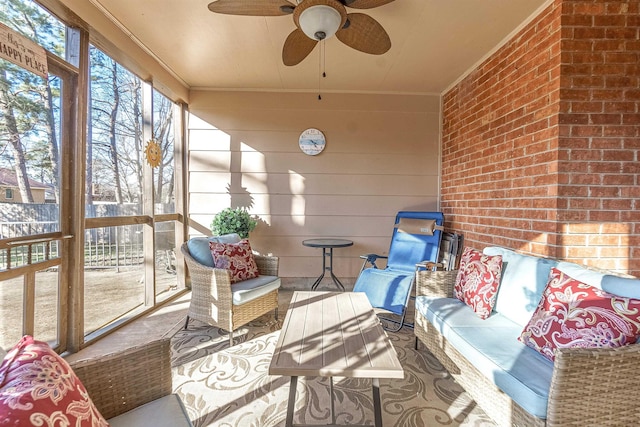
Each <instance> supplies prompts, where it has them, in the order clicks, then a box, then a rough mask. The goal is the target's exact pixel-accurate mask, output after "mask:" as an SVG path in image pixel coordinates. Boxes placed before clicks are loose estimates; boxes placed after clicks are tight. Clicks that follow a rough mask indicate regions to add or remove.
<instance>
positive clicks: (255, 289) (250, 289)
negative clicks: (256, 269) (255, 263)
mask: <svg viewBox="0 0 640 427" xmlns="http://www.w3.org/2000/svg"><path fill="white" fill-rule="evenodd" d="M278 288H280V278H278V277H276V276H258V277H256V278H255V279H249V280H243V281H242V282H237V283H235V284H234V285H233V286H232V287H231V294H232V300H233V305H242V304H246V303H248V302H249V301H253V300H254V299H256V298H259V297H261V296H263V295H266V294H268V293H269V292H271V291H273V290H275V289H278Z"/></svg>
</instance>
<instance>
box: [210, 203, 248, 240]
mask: <svg viewBox="0 0 640 427" xmlns="http://www.w3.org/2000/svg"><path fill="white" fill-rule="evenodd" d="M257 224H258V221H256V220H255V219H253V218H252V217H251V215H250V214H249V212H247V210H246V209H245V208H240V207H238V208H235V209H234V208H226V209H223V210H221V211H220V212H218V213H217V214H216V216H215V217H214V218H213V222H211V231H212V232H213V234H214V236H221V235H223V234H229V233H238V235H239V236H240V237H241V238H242V239H246V238H248V237H249V232H250V231H252V230H253V229H254V228H256V225H257Z"/></svg>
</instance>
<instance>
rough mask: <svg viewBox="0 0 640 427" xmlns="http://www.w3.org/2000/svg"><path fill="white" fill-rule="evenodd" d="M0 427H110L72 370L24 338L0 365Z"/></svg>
mask: <svg viewBox="0 0 640 427" xmlns="http://www.w3.org/2000/svg"><path fill="white" fill-rule="evenodd" d="M0 414H2V415H1V416H0V424H1V425H5V424H6V425H12V426H14V425H15V426H18V425H20V426H23V425H24V426H32V425H33V426H63V425H64V426H74V427H80V426H87V427H102V426H104V427H108V426H109V424H108V423H107V422H106V421H105V419H104V418H103V417H102V415H100V413H99V412H98V409H97V408H96V407H95V405H94V404H93V402H92V401H91V399H90V398H89V396H88V394H87V390H86V389H85V388H84V386H83V385H82V383H81V382H80V379H79V378H78V377H77V376H76V375H75V374H74V373H73V371H72V370H71V367H70V366H69V364H68V363H67V361H66V360H64V359H63V358H62V357H60V356H59V355H58V354H56V352H54V351H53V350H52V349H51V347H49V345H48V344H47V343H46V342H42V341H36V340H34V339H33V337H31V336H28V335H26V336H24V337H23V338H22V339H21V340H20V341H19V342H18V344H16V345H15V347H13V348H12V349H11V351H9V353H7V355H6V356H5V358H4V360H3V361H2V365H0Z"/></svg>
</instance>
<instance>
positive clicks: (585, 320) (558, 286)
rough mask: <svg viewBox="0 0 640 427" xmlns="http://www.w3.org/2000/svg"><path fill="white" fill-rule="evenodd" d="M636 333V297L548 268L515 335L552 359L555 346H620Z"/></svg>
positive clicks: (639, 306)
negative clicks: (529, 313)
mask: <svg viewBox="0 0 640 427" xmlns="http://www.w3.org/2000/svg"><path fill="white" fill-rule="evenodd" d="M639 335H640V300H637V299H633V298H623V297H618V296H616V295H613V294H609V293H607V292H604V291H602V290H600V289H598V288H596V287H593V286H591V285H587V284H585V283H582V282H580V281H578V280H576V279H573V278H572V277H570V276H568V275H566V274H565V273H563V272H561V271H560V270H558V269H556V268H552V269H551V273H550V274H549V281H548V283H547V287H546V288H545V290H544V292H543V293H542V299H541V300H540V303H539V304H538V307H537V308H536V311H535V312H534V313H533V316H532V317H531V320H529V323H528V324H527V326H525V328H524V330H523V331H522V334H520V337H519V338H518V339H519V340H520V341H522V342H523V343H524V344H525V345H527V346H529V347H531V348H533V349H535V350H537V351H539V352H540V353H541V354H542V355H543V356H544V357H546V358H547V359H549V360H551V361H553V360H554V359H555V351H556V349H557V348H573V347H579V348H613V347H621V346H623V345H627V344H633V343H635V342H636V341H637V339H638V336H639Z"/></svg>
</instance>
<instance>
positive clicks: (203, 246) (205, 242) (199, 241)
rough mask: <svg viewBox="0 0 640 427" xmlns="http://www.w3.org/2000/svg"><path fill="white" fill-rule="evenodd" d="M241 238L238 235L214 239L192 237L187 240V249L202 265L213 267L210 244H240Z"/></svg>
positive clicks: (227, 235)
mask: <svg viewBox="0 0 640 427" xmlns="http://www.w3.org/2000/svg"><path fill="white" fill-rule="evenodd" d="M240 240H241V239H240V236H239V235H238V234H237V233H231V234H223V235H222V236H213V237H192V238H191V239H189V240H187V247H188V248H189V253H190V254H191V256H192V257H193V259H195V260H196V261H198V262H199V263H200V264H202V265H207V266H209V267H213V256H211V249H210V248H209V242H216V243H238V242H239V241H240Z"/></svg>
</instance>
